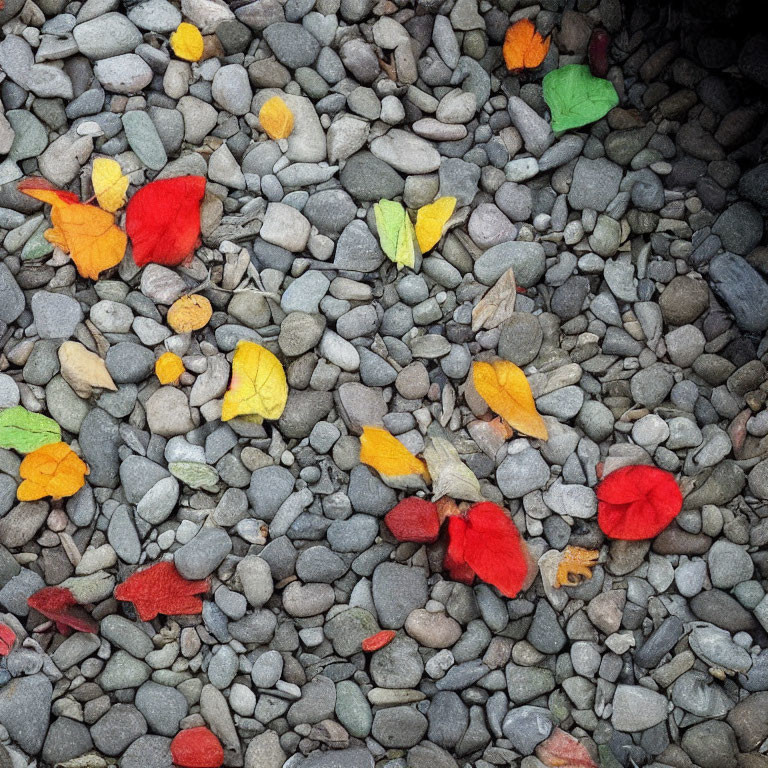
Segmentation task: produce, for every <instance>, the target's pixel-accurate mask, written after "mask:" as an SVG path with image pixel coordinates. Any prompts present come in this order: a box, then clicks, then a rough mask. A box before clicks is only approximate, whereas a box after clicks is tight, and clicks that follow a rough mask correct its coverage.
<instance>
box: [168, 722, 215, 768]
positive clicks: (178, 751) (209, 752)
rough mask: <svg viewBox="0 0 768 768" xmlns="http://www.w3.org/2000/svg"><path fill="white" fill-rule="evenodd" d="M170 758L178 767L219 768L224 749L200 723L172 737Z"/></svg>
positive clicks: (213, 735)
mask: <svg viewBox="0 0 768 768" xmlns="http://www.w3.org/2000/svg"><path fill="white" fill-rule="evenodd" d="M171 759H172V760H173V764H174V765H178V766H180V768H219V766H220V765H221V764H222V763H223V762H224V749H223V747H222V746H221V742H220V741H219V740H218V739H217V738H216V736H215V734H213V733H212V732H211V731H209V730H208V729H207V728H206V727H205V726H203V725H201V726H198V727H197V728H188V729H187V730H185V731H180V732H179V733H177V734H176V735H175V736H174V737H173V741H172V742H171Z"/></svg>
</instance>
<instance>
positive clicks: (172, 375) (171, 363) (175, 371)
mask: <svg viewBox="0 0 768 768" xmlns="http://www.w3.org/2000/svg"><path fill="white" fill-rule="evenodd" d="M184 371H185V368H184V363H183V362H182V361H181V358H180V357H179V356H178V355H176V354H174V353H173V352H165V353H163V354H162V355H160V357H158V358H157V360H155V376H157V378H158V379H159V380H160V383H161V384H162V385H163V386H165V385H166V384H175V383H176V382H177V381H178V380H179V376H181V374H182V373H184Z"/></svg>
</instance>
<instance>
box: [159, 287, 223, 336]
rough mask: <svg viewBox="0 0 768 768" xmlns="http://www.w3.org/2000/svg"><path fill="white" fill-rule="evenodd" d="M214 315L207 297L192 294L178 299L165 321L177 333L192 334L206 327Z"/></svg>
mask: <svg viewBox="0 0 768 768" xmlns="http://www.w3.org/2000/svg"><path fill="white" fill-rule="evenodd" d="M212 314H213V309H212V308H211V302H210V301H208V299H206V298H205V296H200V294H198V293H192V294H190V295H189V296H182V297H181V298H179V299H176V301H174V302H173V304H172V305H171V308H170V309H169V310H168V315H167V316H166V318H165V319H166V320H167V321H168V325H170V326H171V328H173V330H174V331H176V333H190V332H191V331H198V330H200V328H203V327H205V325H206V324H207V323H208V321H209V320H210V319H211V315H212Z"/></svg>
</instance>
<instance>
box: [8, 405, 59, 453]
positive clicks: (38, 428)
mask: <svg viewBox="0 0 768 768" xmlns="http://www.w3.org/2000/svg"><path fill="white" fill-rule="evenodd" d="M60 441H61V427H59V425H58V424H57V423H56V422H55V421H54V420H53V419H51V418H48V416H43V415H42V414H41V413H31V412H30V411H28V410H27V409H26V408H24V407H23V406H21V405H16V406H14V407H13V408H6V409H5V410H4V411H0V448H13V450H14V451H18V452H19V453H32V451H36V450H37V449H38V448H42V446H44V445H48V444H49V443H58V442H60Z"/></svg>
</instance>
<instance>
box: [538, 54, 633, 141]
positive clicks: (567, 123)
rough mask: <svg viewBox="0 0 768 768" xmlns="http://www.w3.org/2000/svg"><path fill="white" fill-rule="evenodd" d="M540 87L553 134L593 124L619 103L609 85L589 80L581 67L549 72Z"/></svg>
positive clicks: (587, 73) (570, 66) (573, 66)
mask: <svg viewBox="0 0 768 768" xmlns="http://www.w3.org/2000/svg"><path fill="white" fill-rule="evenodd" d="M542 86H543V87H544V100H545V101H546V102H547V106H548V107H549V111H550V112H551V113H552V130H553V131H554V132H555V133H558V132H559V131H568V130H570V129H571V128H579V127H580V126H582V125H588V124H589V123H594V122H595V120H599V119H600V118H601V117H603V116H604V115H606V114H607V113H608V112H609V111H610V110H611V109H613V108H614V107H615V106H616V105H617V104H618V103H619V96H618V94H617V93H616V89H615V88H614V87H613V83H611V82H610V81H608V80H603V78H601V77H593V76H592V74H591V73H590V71H589V67H588V66H586V65H585V64H568V66H565V67H560V69H555V70H553V71H552V72H550V73H549V74H547V75H546V76H545V77H544V80H543V81H542Z"/></svg>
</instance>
